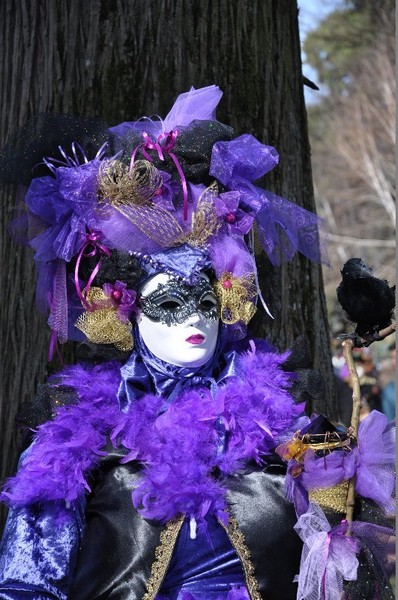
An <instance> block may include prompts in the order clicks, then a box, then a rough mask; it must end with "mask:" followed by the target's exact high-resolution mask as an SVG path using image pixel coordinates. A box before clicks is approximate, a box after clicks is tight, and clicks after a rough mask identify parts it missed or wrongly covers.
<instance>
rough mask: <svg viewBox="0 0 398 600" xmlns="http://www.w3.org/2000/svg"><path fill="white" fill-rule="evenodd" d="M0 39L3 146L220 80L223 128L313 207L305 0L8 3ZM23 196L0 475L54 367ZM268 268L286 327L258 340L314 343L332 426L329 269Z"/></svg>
mask: <svg viewBox="0 0 398 600" xmlns="http://www.w3.org/2000/svg"><path fill="white" fill-rule="evenodd" d="M0 36H1V37H0V47H1V49H2V52H3V56H2V60H1V61H0V73H1V77H0V79H1V87H0V95H1V96H0V97H1V111H0V142H1V145H3V144H4V142H5V141H6V140H7V138H8V136H9V135H10V134H12V133H13V131H14V130H15V129H16V128H17V127H18V126H20V125H22V124H24V123H25V122H26V120H27V119H28V118H29V117H30V116H32V115H35V114H37V113H39V112H46V111H50V112H64V113H73V114H82V115H86V116H100V117H102V118H103V119H104V120H105V121H106V122H107V123H108V124H109V125H115V124H117V123H120V122H122V121H124V120H134V119H135V118H138V117H140V116H143V115H151V114H159V115H160V116H163V117H164V116H165V115H166V114H167V112H168V110H169V108H170V107H171V105H172V103H173V101H174V99H175V98H176V96H177V95H178V94H179V93H180V92H183V91H187V90H188V89H189V88H190V87H191V86H195V87H201V86H204V85H210V84H213V83H215V84H218V85H219V86H220V88H221V89H222V90H223V91H224V97H223V99H222V101H221V103H220V106H219V110H218V112H217V117H218V119H219V120H220V121H222V122H224V123H228V124H230V125H232V126H233V127H234V129H235V132H236V134H237V135H238V134H240V133H243V132H250V133H252V134H253V135H255V136H256V137H257V138H258V139H259V140H261V141H262V142H264V143H266V144H269V145H272V146H275V147H276V149H277V150H278V152H279V154H280V164H279V166H278V167H277V168H276V169H275V170H274V171H273V172H271V173H270V174H269V175H267V176H266V178H265V180H264V181H263V182H262V183H263V185H264V186H265V187H266V188H267V189H270V190H273V191H274V192H276V193H278V194H280V195H282V196H284V197H286V198H288V199H289V200H291V201H293V202H296V203H297V204H299V205H301V206H304V207H305V208H307V209H309V210H315V205H314V197H313V188H312V177H311V165H310V149H309V142H308V135H307V122H306V110H305V106H304V96H303V89H302V73H301V59H300V41H299V34H298V20H297V3H296V2H295V1H292V0H150V1H148V0H129V1H128V2H126V1H122V0H86V1H85V2H80V1H78V0H64V1H63V2H54V1H53V0H41V1H40V2H32V1H31V0H13V1H12V2H2V3H1V6H0ZM14 192H15V191H14V190H11V189H8V188H7V189H4V191H3V196H2V197H3V202H2V209H3V211H2V220H1V227H2V241H1V249H2V265H3V269H2V291H3V302H2V311H3V314H2V340H3V344H4V347H3V352H2V356H3V357H4V358H3V369H4V372H3V377H2V382H3V397H2V400H1V403H0V418H1V431H2V446H3V452H2V458H1V473H0V476H1V477H4V476H5V475H7V474H9V473H10V472H12V470H13V469H14V467H15V461H16V457H17V454H18V450H17V448H18V437H17V433H16V427H15V423H14V420H15V416H16V413H17V411H18V408H19V407H20V405H21V403H22V402H23V401H26V400H28V399H30V398H31V397H32V395H33V394H34V392H35V388H36V386H37V384H38V383H41V382H43V381H44V380H45V379H46V376H47V375H48V373H49V372H51V370H52V369H53V368H54V367H51V366H49V365H48V363H47V348H48V339H49V332H48V327H47V326H46V324H45V317H43V316H41V315H39V314H38V312H37V310H36V308H35V301H34V294H35V273H34V267H33V255H32V253H31V251H30V250H26V249H24V248H21V247H17V246H16V245H14V244H13V243H12V242H11V241H10V239H9V237H8V234H7V223H8V221H9V219H10V217H11V216H12V213H13V209H14V206H15V193H14ZM258 265H259V270H260V276H261V281H260V283H261V286H262V289H263V293H264V296H265V298H266V301H267V302H268V303H269V306H270V309H271V312H272V313H273V315H274V317H275V320H271V319H270V318H269V317H266V316H265V315H264V314H260V316H259V317H258V318H257V319H256V322H255V327H256V328H257V332H259V333H260V334H261V335H262V336H264V337H268V338H269V339H270V340H271V341H272V342H273V343H274V344H275V345H276V346H277V347H278V348H280V349H285V348H286V347H288V346H289V345H290V344H291V343H292V341H293V340H294V339H295V338H296V337H297V336H298V335H300V334H303V338H302V347H303V348H304V349H306V350H307V352H308V354H309V356H310V359H311V361H312V364H313V365H314V366H315V367H316V368H319V369H320V370H321V371H322V374H323V376H324V379H325V381H326V395H325V398H324V401H323V402H322V401H321V402H320V403H319V405H317V406H314V407H311V408H313V409H316V410H318V411H326V412H328V413H329V414H331V415H332V416H333V414H334V406H333V400H332V390H333V379H332V369H331V361H330V350H329V337H328V326H327V315H326V305H325V299H324V294H323V284H322V276H321V270H320V268H319V267H318V266H317V265H314V264H310V262H309V261H308V260H307V259H305V258H303V257H301V256H300V257H296V258H295V259H294V260H293V261H292V262H291V263H289V264H287V265H284V266H283V267H282V268H280V269H276V270H275V269H273V268H272V267H271V265H270V263H269V262H268V259H267V258H266V257H265V255H264V254H263V253H259V255H258ZM271 288H272V292H271ZM72 358H73V352H70V351H69V359H72Z"/></svg>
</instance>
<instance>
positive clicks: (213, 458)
mask: <svg viewBox="0 0 398 600" xmlns="http://www.w3.org/2000/svg"><path fill="white" fill-rule="evenodd" d="M286 358H287V354H282V355H277V354H275V353H272V352H269V353H265V354H264V353H261V352H257V351H256V349H255V346H254V344H253V343H252V348H251V350H250V351H249V352H247V353H246V354H244V355H242V356H240V357H239V359H238V362H239V364H238V365H237V367H236V368H237V372H240V371H242V372H244V373H245V378H244V379H241V378H238V377H231V378H229V379H228V380H227V382H226V383H225V384H224V385H220V386H218V389H217V393H216V395H215V396H214V394H212V392H211V391H210V390H208V389H207V388H205V387H200V386H199V387H197V388H191V389H188V390H186V391H185V392H183V393H182V394H181V395H180V396H179V397H178V398H177V399H175V400H174V401H173V403H172V404H171V405H170V406H169V407H167V410H165V406H164V402H163V400H162V398H159V397H157V396H150V395H148V396H144V397H142V398H141V399H139V400H137V401H136V402H135V403H133V404H132V405H131V406H130V409H129V411H128V412H127V413H126V414H125V415H124V416H123V417H122V419H121V420H120V423H119V424H118V426H117V427H116V428H115V430H114V432H113V434H112V439H113V440H114V443H120V444H122V445H123V446H124V447H125V448H128V449H129V450H130V452H129V454H128V455H127V456H126V457H125V458H124V459H123V462H128V461H130V460H139V461H140V462H141V463H143V465H144V470H143V476H142V479H141V482H140V483H139V485H138V487H137V488H136V489H135V490H134V492H133V503H134V505H135V507H136V508H137V509H138V511H139V512H140V513H141V514H142V516H144V517H145V518H148V519H155V520H159V521H161V522H163V523H164V522H167V521H168V520H169V519H171V518H173V517H174V516H175V515H177V514H179V513H184V514H187V515H189V516H190V517H191V518H194V519H195V520H196V521H197V522H198V523H199V524H200V523H203V520H204V518H205V516H206V515H207V514H214V515H216V516H217V517H218V518H219V519H221V521H223V522H225V521H226V519H227V513H226V488H225V487H224V485H223V478H224V477H226V476H228V475H232V474H234V473H236V472H237V471H239V470H240V469H241V468H242V467H243V466H244V464H245V462H246V461H249V460H253V461H255V462H257V463H261V457H262V456H264V455H266V454H269V453H270V452H271V450H272V449H273V448H275V446H276V445H277V444H278V442H279V441H280V436H281V434H282V433H283V431H284V430H285V429H286V428H287V427H289V426H291V425H292V423H293V421H294V420H295V419H296V418H297V416H298V415H299V413H300V412H301V411H302V409H303V406H302V405H296V404H295V403H294V401H293V399H292V398H291V396H290V395H289V393H288V391H287V388H288V387H289V385H290V381H291V379H290V377H289V375H288V374H287V373H285V372H283V371H281V369H280V366H281V365H282V363H283V362H284V361H285V360H286ZM163 411H164V412H163ZM220 428H221V429H220ZM220 431H223V432H224V434H223V435H224V439H225V440H227V442H225V443H226V446H225V447H224V448H223V450H222V451H221V452H220V437H219V435H220ZM214 470H217V471H218V472H219V473H220V476H221V478H220V479H214V478H213V477H212V476H211V473H212V472H214Z"/></svg>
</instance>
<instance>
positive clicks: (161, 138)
mask: <svg viewBox="0 0 398 600" xmlns="http://www.w3.org/2000/svg"><path fill="white" fill-rule="evenodd" d="M177 135H178V129H173V130H172V131H169V132H168V133H161V134H160V135H158V137H157V138H156V141H154V140H153V139H152V138H151V136H150V135H149V134H148V133H147V132H146V131H143V132H142V137H143V139H144V141H143V142H142V143H141V144H139V145H138V146H137V147H136V148H135V149H134V152H133V154H132V156H131V161H130V171H131V170H132V168H133V166H134V163H135V157H136V155H137V152H138V151H141V153H142V154H143V155H144V156H145V158H146V159H147V160H149V161H150V162H152V158H151V157H150V155H149V154H148V152H147V150H155V151H156V152H157V153H158V156H159V159H160V160H165V154H167V155H168V156H170V158H171V159H172V161H173V162H174V164H175V166H176V169H177V171H178V175H179V176H180V180H181V186H182V192H183V199H184V209H183V217H184V221H186V220H187V219H188V185H187V180H186V178H185V175H184V171H183V170H182V167H181V164H180V162H179V160H178V158H177V157H176V155H175V154H174V152H172V150H173V148H174V146H175V143H176V139H177Z"/></svg>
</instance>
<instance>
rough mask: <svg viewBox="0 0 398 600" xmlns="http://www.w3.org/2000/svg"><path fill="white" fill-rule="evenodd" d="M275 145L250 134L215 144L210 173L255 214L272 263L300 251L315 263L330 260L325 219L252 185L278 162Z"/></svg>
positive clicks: (261, 238)
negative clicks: (324, 236) (323, 228)
mask: <svg viewBox="0 0 398 600" xmlns="http://www.w3.org/2000/svg"><path fill="white" fill-rule="evenodd" d="M278 160H279V157H278V154H277V152H276V150H275V149H274V148H272V146H266V145H264V144H261V143H260V142H259V141H258V140H256V139H255V138H254V137H253V136H251V135H249V134H244V135H241V136H240V137H238V138H235V139H234V140H232V141H231V142H217V143H216V144H214V147H213V153H212V160H211V165H210V173H211V174H212V175H214V176H215V177H216V178H217V179H218V180H219V181H221V183H223V184H224V185H225V186H226V187H227V188H228V189H230V190H235V191H238V192H239V193H240V195H241V197H240V206H241V207H242V208H245V209H246V210H249V211H250V212H252V213H253V215H254V216H255V219H256V223H257V226H258V232H259V238H260V241H261V243H262V246H263V248H264V250H265V251H266V253H267V255H268V257H269V259H270V260H271V262H272V264H273V265H275V266H276V265H280V264H281V263H282V262H285V261H286V260H290V259H291V258H292V257H293V255H294V254H295V253H296V252H297V251H299V252H301V253H302V254H304V255H305V256H307V257H308V258H310V259H311V260H315V261H316V262H322V261H323V262H326V263H327V262H328V261H327V257H326V239H321V237H320V236H321V231H322V220H321V219H320V218H319V217H317V216H316V215H315V214H314V213H311V212H309V211H307V210H305V209H304V208H302V207H300V206H298V205H297V204H293V203H292V202H289V201H288V200H285V199H284V198H281V197H280V196H277V195H276V194H273V193H272V192H268V191H267V190H264V189H262V188H259V187H257V186H255V185H253V182H254V181H256V180H257V179H259V178H260V177H262V176H263V175H264V174H265V173H267V172H268V171H270V170H271V169H273V168H274V167H275V166H276V165H277V164H278Z"/></svg>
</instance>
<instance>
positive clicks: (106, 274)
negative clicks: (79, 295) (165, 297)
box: [67, 250, 144, 290]
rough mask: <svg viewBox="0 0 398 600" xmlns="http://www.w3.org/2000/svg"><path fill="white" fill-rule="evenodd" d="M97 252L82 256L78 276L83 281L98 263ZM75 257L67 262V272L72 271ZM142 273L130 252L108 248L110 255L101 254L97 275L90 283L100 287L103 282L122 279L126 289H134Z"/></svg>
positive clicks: (113, 281)
mask: <svg viewBox="0 0 398 600" xmlns="http://www.w3.org/2000/svg"><path fill="white" fill-rule="evenodd" d="M98 260H99V258H98V254H96V255H95V256H84V258H83V260H82V261H81V263H80V266H79V277H80V278H81V279H82V280H83V281H88V279H89V277H90V275H91V274H92V273H93V271H94V269H95V267H96V266H97V264H98ZM75 264H76V259H74V260H72V261H71V262H70V263H68V265H67V268H68V272H70V273H74V270H75ZM143 275H144V271H143V269H142V268H141V267H140V263H139V261H138V259H137V258H135V257H134V256H130V254H127V253H124V252H119V251H118V250H110V256H109V257H108V256H106V255H101V264H100V268H99V271H98V273H97V275H96V276H95V277H94V279H93V282H92V285H94V286H97V287H102V286H103V285H104V283H115V281H117V280H119V281H123V283H125V284H126V286H127V289H128V290H136V289H137V288H138V286H139V284H140V282H141V279H142V276H143Z"/></svg>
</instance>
